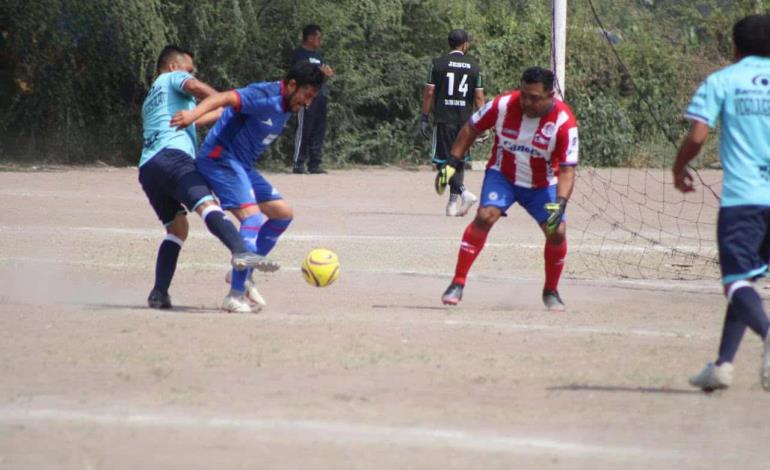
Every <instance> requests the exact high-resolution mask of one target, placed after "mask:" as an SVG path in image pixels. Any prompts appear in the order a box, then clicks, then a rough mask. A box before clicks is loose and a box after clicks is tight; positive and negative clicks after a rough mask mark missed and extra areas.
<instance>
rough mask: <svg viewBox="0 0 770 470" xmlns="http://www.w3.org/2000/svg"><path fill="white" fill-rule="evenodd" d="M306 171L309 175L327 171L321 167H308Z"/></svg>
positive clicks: (321, 173) (326, 172)
mask: <svg viewBox="0 0 770 470" xmlns="http://www.w3.org/2000/svg"><path fill="white" fill-rule="evenodd" d="M307 172H308V173H310V174H311V175H325V174H328V173H329V172H328V171H326V170H324V169H323V168H321V167H316V168H310V169H308V170H307Z"/></svg>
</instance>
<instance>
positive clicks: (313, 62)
mask: <svg viewBox="0 0 770 470" xmlns="http://www.w3.org/2000/svg"><path fill="white" fill-rule="evenodd" d="M307 61H308V62H310V63H311V64H314V65H315V64H320V63H321V61H320V60H318V59H316V58H315V57H308V59H307Z"/></svg>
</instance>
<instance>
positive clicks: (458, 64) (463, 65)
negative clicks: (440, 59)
mask: <svg viewBox="0 0 770 470" xmlns="http://www.w3.org/2000/svg"><path fill="white" fill-rule="evenodd" d="M449 67H452V68H456V69H469V68H471V64H466V63H465V62H454V61H451V60H450V61H449Z"/></svg>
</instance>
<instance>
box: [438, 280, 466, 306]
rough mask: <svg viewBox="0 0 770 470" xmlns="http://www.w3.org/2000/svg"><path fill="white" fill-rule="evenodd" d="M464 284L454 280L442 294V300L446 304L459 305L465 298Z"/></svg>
mask: <svg viewBox="0 0 770 470" xmlns="http://www.w3.org/2000/svg"><path fill="white" fill-rule="evenodd" d="M463 287H464V286H463V285H462V284H457V283H456V282H453V283H451V284H449V287H447V288H446V290H445V291H444V295H442V296H441V302H442V303H443V304H444V305H457V304H459V303H460V301H461V300H462V299H463Z"/></svg>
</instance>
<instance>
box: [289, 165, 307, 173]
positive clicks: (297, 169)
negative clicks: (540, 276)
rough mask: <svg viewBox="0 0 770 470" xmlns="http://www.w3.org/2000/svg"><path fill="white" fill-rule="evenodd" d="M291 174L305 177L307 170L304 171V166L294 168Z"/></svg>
mask: <svg viewBox="0 0 770 470" xmlns="http://www.w3.org/2000/svg"><path fill="white" fill-rule="evenodd" d="M291 172H292V173H294V174H295V175H305V174H307V170H306V169H305V167H304V166H295V167H294V168H293V169H292V170H291Z"/></svg>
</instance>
